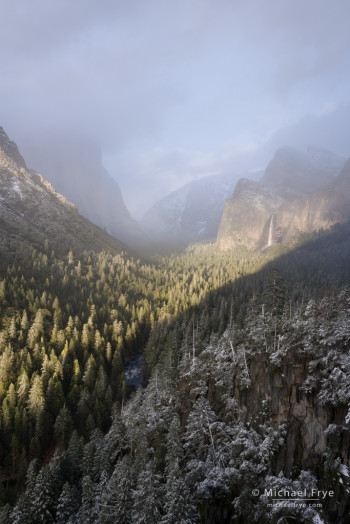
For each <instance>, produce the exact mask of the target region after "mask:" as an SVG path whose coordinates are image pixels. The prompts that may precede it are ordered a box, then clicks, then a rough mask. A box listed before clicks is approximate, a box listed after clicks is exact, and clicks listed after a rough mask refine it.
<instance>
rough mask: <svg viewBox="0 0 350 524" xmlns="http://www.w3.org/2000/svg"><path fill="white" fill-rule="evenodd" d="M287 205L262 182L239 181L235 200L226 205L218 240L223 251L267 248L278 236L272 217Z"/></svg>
mask: <svg viewBox="0 0 350 524" xmlns="http://www.w3.org/2000/svg"><path fill="white" fill-rule="evenodd" d="M284 202H285V200H284V199H283V198H282V197H280V196H279V195H277V194H275V193H273V192H272V191H271V190H270V189H268V188H266V187H264V186H263V185H262V184H259V183H258V182H253V181H252V180H247V179H244V178H242V179H241V180H239V182H238V183H237V186H236V189H235V191H234V193H233V196H232V198H230V199H229V200H227V201H226V203H225V208H224V212H223V216H222V219H221V222H220V226H219V231H218V236H217V244H218V246H219V248H220V249H230V248H232V247H236V246H242V245H243V246H246V247H248V248H250V249H254V248H256V247H258V246H259V247H260V248H261V249H262V248H264V246H265V245H266V244H267V243H268V240H269V237H271V235H273V234H274V231H272V232H271V231H270V224H271V217H272V216H273V215H274V214H275V213H276V212H277V210H278V209H279V207H281V205H282V204H283V203H284Z"/></svg>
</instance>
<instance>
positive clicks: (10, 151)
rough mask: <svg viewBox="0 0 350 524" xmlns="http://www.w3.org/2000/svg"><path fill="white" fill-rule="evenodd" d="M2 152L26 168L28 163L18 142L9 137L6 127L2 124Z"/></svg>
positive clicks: (0, 134) (0, 138) (0, 140)
mask: <svg viewBox="0 0 350 524" xmlns="http://www.w3.org/2000/svg"><path fill="white" fill-rule="evenodd" d="M1 152H2V153H3V154H4V155H5V156H6V157H8V158H9V159H10V160H12V161H13V162H15V163H16V164H17V165H18V166H19V167H22V168H24V169H26V163H25V161H24V158H23V157H22V155H21V154H20V152H19V151H18V147H17V144H16V143H15V142H13V141H12V140H10V139H9V137H8V136H7V134H6V133H5V131H4V129H3V128H2V127H1V126H0V153H1Z"/></svg>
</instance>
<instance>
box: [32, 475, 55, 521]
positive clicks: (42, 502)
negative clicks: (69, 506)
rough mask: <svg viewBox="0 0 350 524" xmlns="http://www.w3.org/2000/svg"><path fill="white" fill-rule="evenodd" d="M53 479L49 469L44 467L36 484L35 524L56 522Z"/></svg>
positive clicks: (34, 499)
mask: <svg viewBox="0 0 350 524" xmlns="http://www.w3.org/2000/svg"><path fill="white" fill-rule="evenodd" d="M52 488H53V486H52V477H51V472H50V470H49V468H48V467H45V466H44V467H42V468H41V470H40V472H39V475H38V476H37V479H36V482H35V488H34V492H33V505H32V508H33V509H32V512H33V519H34V522H35V523H38V524H39V523H42V524H51V523H53V522H54V509H53V507H54V501H53V497H52Z"/></svg>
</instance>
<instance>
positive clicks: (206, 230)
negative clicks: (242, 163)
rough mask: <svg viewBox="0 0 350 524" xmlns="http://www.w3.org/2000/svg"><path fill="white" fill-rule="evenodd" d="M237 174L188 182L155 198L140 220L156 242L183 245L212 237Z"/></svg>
mask: <svg viewBox="0 0 350 524" xmlns="http://www.w3.org/2000/svg"><path fill="white" fill-rule="evenodd" d="M238 178H239V177H238V176H237V175H234V174H224V175H213V176H206V177H202V178H200V179H198V180H194V181H192V182H189V183H188V184H186V185H185V186H183V187H181V188H180V189H178V190H177V191H174V192H173V193H171V194H170V195H168V196H167V197H165V198H163V199H162V200H160V201H159V202H157V203H156V204H155V205H154V206H153V207H152V208H151V209H150V210H149V211H147V213H145V215H144V216H143V217H142V219H140V221H139V223H140V225H141V227H142V229H143V230H144V231H145V232H146V233H147V235H148V236H149V238H150V239H151V240H152V241H153V242H156V243H162V244H166V243H169V244H175V245H176V244H178V245H185V244H188V243H191V242H201V241H202V242H203V241H214V240H215V238H216V235H217V231H218V227H219V223H220V219H221V216H222V211H223V208H224V203H225V200H226V199H227V198H229V196H230V195H231V194H232V191H233V190H234V187H235V185H236V182H237V180H238Z"/></svg>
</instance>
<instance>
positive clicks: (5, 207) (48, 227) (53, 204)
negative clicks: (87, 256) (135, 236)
mask: <svg viewBox="0 0 350 524" xmlns="http://www.w3.org/2000/svg"><path fill="white" fill-rule="evenodd" d="M0 241H1V250H2V252H3V253H5V252H16V251H18V250H21V247H22V246H23V245H25V244H29V245H31V246H34V247H35V246H37V247H42V246H44V244H45V243H46V242H47V243H48V246H50V247H51V249H55V251H65V250H67V249H69V248H72V249H73V250H74V251H79V250H84V249H87V250H89V249H95V250H102V249H110V250H112V251H115V252H120V251H121V250H127V246H126V245H125V244H123V243H122V242H120V241H118V240H116V239H114V238H113V237H111V236H110V235H108V234H107V233H105V232H104V231H102V230H101V229H100V228H98V227H97V226H95V225H94V224H92V223H91V222H89V221H88V220H87V219H86V218H84V217H82V216H81V215H79V213H78V210H77V208H76V206H75V205H74V204H73V203H71V202H69V201H68V200H67V199H66V198H65V197H64V196H63V195H61V194H59V193H57V192H56V190H55V188H54V187H53V185H52V184H51V183H50V182H48V181H47V180H46V179H45V178H44V177H43V176H42V175H41V174H39V173H37V172H36V171H34V170H33V169H29V168H28V167H27V166H26V163H25V161H24V159H23V157H22V155H21V154H20V152H19V150H18V147H17V145H16V144H15V142H13V141H11V140H10V139H9V137H8V136H7V134H6V133H5V131H4V130H3V128H1V127H0Z"/></svg>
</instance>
